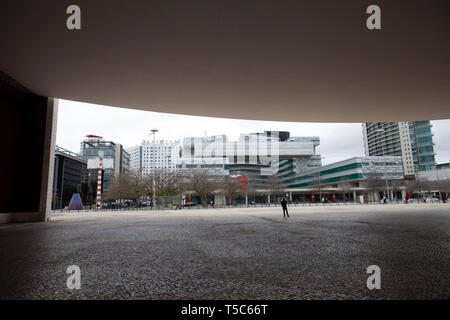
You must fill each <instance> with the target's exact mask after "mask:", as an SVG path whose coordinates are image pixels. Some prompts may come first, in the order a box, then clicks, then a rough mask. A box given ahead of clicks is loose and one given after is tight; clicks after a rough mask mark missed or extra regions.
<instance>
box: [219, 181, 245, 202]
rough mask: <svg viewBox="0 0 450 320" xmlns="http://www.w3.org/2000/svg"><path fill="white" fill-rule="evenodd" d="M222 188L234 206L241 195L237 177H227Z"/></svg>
mask: <svg viewBox="0 0 450 320" xmlns="http://www.w3.org/2000/svg"><path fill="white" fill-rule="evenodd" d="M222 188H223V190H224V191H225V194H226V195H227V196H228V198H229V199H230V203H229V204H230V205H232V204H233V202H234V199H235V198H236V196H237V195H238V194H239V193H241V184H240V183H239V181H238V180H237V178H236V177H230V176H225V177H224V179H223V182H222Z"/></svg>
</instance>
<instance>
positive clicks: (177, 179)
mask: <svg viewBox="0 0 450 320" xmlns="http://www.w3.org/2000/svg"><path fill="white" fill-rule="evenodd" d="M153 176H155V185H156V186H155V187H156V195H157V196H175V195H178V194H180V193H181V188H182V180H183V175H182V174H181V173H180V172H178V171H175V170H170V169H157V170H155V172H154V173H153V174H150V175H148V176H146V177H144V183H145V186H146V189H147V191H148V192H149V194H153V192H152V190H153Z"/></svg>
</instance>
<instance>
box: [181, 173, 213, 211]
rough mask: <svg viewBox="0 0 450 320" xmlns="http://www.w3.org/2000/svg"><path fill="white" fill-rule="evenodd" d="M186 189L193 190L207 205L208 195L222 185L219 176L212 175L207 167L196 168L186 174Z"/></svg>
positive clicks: (204, 204)
mask: <svg viewBox="0 0 450 320" xmlns="http://www.w3.org/2000/svg"><path fill="white" fill-rule="evenodd" d="M185 179H186V183H185V184H184V188H183V189H184V190H190V191H193V192H194V193H195V194H196V195H198V196H199V197H200V200H201V204H202V205H203V206H204V207H206V206H207V203H206V197H207V196H208V195H209V194H211V193H212V192H214V191H215V190H216V189H217V188H218V187H220V183H219V179H218V177H217V176H214V175H212V174H211V173H209V171H207V170H206V169H194V170H192V171H190V172H189V173H187V174H186V176H185Z"/></svg>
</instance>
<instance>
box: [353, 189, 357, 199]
mask: <svg viewBox="0 0 450 320" xmlns="http://www.w3.org/2000/svg"><path fill="white" fill-rule="evenodd" d="M356 201H357V200H356V190H353V202H356Z"/></svg>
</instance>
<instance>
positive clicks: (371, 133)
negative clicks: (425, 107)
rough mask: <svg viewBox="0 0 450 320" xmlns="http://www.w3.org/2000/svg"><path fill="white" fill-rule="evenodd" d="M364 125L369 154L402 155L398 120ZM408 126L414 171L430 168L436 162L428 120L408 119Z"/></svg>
mask: <svg viewBox="0 0 450 320" xmlns="http://www.w3.org/2000/svg"><path fill="white" fill-rule="evenodd" d="M365 126H366V127H365V128H366V129H365V130H366V139H367V141H366V143H367V148H368V150H367V151H368V155H369V156H383V155H390V156H401V155H402V152H403V151H402V145H401V141H400V140H401V138H402V137H401V134H402V133H401V132H400V127H399V123H398V122H368V123H365ZM408 127H409V137H410V140H411V153H412V157H413V161H414V171H416V172H417V171H427V170H430V169H431V168H432V167H433V166H434V165H435V164H436V161H435V153H434V143H433V134H432V132H431V127H432V125H431V123H430V121H410V122H408ZM407 134H408V131H407V132H406V135H407ZM404 136H405V135H404ZM408 159H409V158H408Z"/></svg>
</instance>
